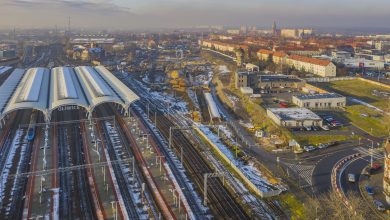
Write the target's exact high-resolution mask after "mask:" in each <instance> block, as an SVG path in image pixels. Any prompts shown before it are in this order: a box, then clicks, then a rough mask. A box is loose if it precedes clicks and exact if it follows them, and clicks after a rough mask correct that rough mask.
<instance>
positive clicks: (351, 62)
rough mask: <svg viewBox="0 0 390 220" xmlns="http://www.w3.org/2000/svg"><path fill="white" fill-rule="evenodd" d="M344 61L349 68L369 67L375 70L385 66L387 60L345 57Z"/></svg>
mask: <svg viewBox="0 0 390 220" xmlns="http://www.w3.org/2000/svg"><path fill="white" fill-rule="evenodd" d="M342 63H343V64H344V65H345V66H346V67H349V68H369V69H375V70H378V69H384V68H385V62H383V61H375V60H367V59H364V58H350V59H345V60H344V61H343V62H342Z"/></svg>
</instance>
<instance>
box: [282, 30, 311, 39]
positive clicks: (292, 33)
mask: <svg viewBox="0 0 390 220" xmlns="http://www.w3.org/2000/svg"><path fill="white" fill-rule="evenodd" d="M312 34H313V29H302V28H300V29H287V28H284V29H281V30H280V35H281V36H282V37H285V38H300V37H304V36H309V35H312Z"/></svg>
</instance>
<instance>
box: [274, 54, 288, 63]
mask: <svg viewBox="0 0 390 220" xmlns="http://www.w3.org/2000/svg"><path fill="white" fill-rule="evenodd" d="M287 57H288V55H287V53H285V52H282V51H277V52H274V53H273V54H272V62H274V63H275V64H280V63H282V64H285V63H286V59H287Z"/></svg>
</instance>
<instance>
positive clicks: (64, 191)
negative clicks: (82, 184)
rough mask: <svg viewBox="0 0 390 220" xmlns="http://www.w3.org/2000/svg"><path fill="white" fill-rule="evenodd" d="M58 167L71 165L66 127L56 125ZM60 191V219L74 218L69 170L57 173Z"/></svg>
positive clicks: (71, 179)
mask: <svg viewBox="0 0 390 220" xmlns="http://www.w3.org/2000/svg"><path fill="white" fill-rule="evenodd" d="M57 133H58V138H57V139H58V155H59V156H58V167H59V168H66V167H70V166H71V162H70V160H69V156H70V155H69V147H68V146H69V145H68V138H67V129H65V128H63V127H60V126H59V127H58V132H57ZM59 182H60V191H59V206H60V207H61V208H60V209H59V217H60V219H74V218H75V216H74V214H73V201H74V202H75V200H73V199H72V190H73V189H72V186H73V177H72V173H71V172H60V173H59Z"/></svg>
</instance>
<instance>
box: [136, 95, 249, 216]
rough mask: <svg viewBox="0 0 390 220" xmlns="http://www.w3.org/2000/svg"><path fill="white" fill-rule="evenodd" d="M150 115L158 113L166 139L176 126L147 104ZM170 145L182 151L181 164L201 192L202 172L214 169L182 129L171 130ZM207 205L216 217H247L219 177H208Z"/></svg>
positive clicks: (161, 129) (143, 105)
mask: <svg viewBox="0 0 390 220" xmlns="http://www.w3.org/2000/svg"><path fill="white" fill-rule="evenodd" d="M140 107H141V108H142V109H143V110H144V111H147V106H146V104H145V103H142V102H140ZM149 111H150V113H151V115H154V113H155V112H156V114H158V117H156V121H157V128H158V129H159V131H160V132H161V133H162V135H163V136H164V137H165V138H166V139H167V140H168V139H169V130H170V128H171V127H172V128H173V127H176V125H175V124H174V123H172V122H171V121H170V120H169V119H168V118H167V117H166V116H165V115H164V114H163V113H162V112H160V111H159V110H157V109H155V108H151V107H150V106H149ZM172 143H173V144H172V147H173V148H174V150H175V151H176V153H177V155H179V154H180V153H181V151H183V152H182V154H183V164H184V167H185V168H186V170H187V172H188V173H189V175H190V176H192V179H193V180H194V182H195V184H196V185H197V188H198V190H199V191H200V192H201V193H203V184H204V174H208V173H214V170H213V169H212V168H211V167H209V165H208V164H207V162H206V161H205V160H204V158H203V157H202V155H201V154H200V152H199V151H198V150H197V149H196V147H195V146H193V145H192V143H191V142H190V141H189V140H188V139H187V138H186V137H185V136H184V134H183V133H182V131H180V130H173V132H172ZM207 187H208V198H207V200H208V206H209V207H210V208H211V210H212V211H213V213H214V215H215V216H216V217H217V218H222V219H248V216H247V215H246V213H245V211H244V210H243V209H242V207H241V206H240V205H239V204H237V202H235V197H234V196H233V195H231V194H230V193H229V191H228V190H227V189H226V188H225V187H224V185H223V183H222V181H221V180H220V179H219V178H210V179H208V186H207Z"/></svg>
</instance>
